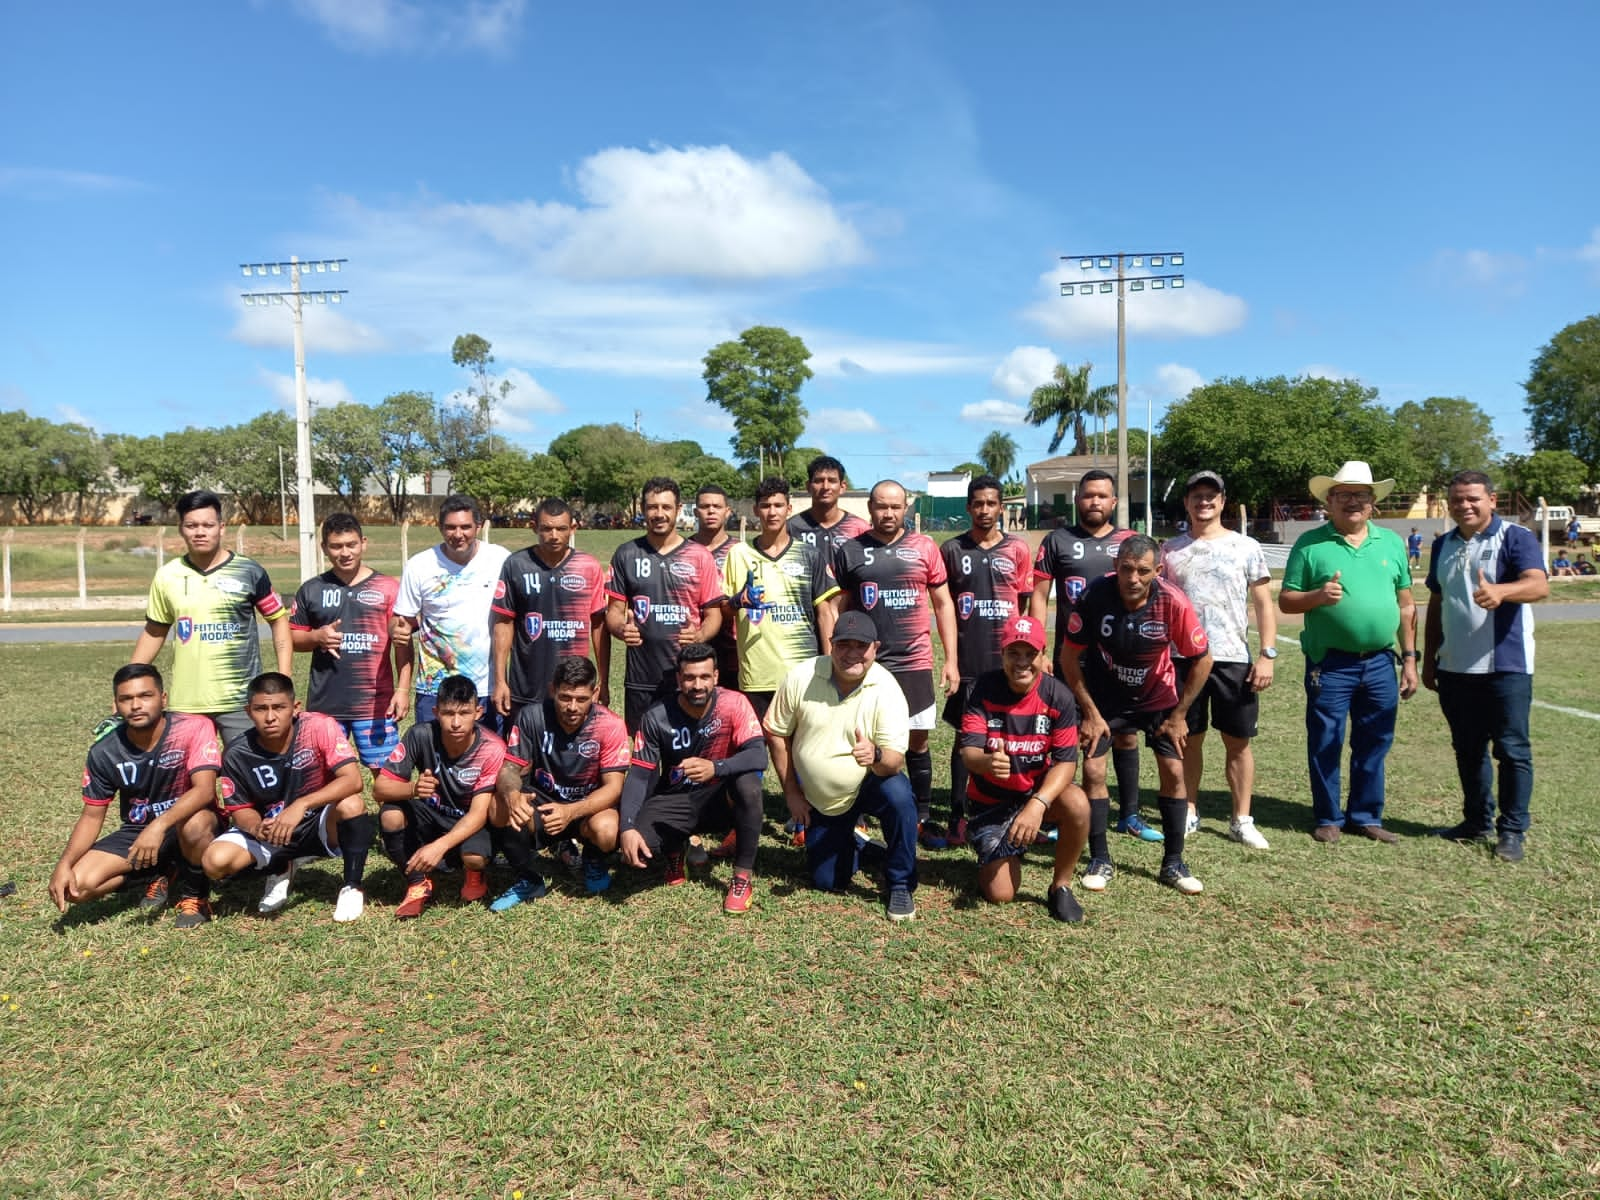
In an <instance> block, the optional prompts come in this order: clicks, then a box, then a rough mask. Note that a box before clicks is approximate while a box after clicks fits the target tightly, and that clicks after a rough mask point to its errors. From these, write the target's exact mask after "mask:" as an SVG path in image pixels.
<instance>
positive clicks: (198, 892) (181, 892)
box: [177, 856, 287, 900]
mask: <svg viewBox="0 0 1600 1200" xmlns="http://www.w3.org/2000/svg"><path fill="white" fill-rule="evenodd" d="M285 869H287V868H285ZM177 884H178V899H180V900H185V899H188V898H189V897H190V896H195V897H198V898H199V899H201V900H208V899H210V898H211V880H210V879H209V878H207V876H206V873H205V872H204V871H203V870H201V869H200V868H199V867H197V866H195V864H194V863H192V862H190V861H189V860H188V859H187V858H183V857H181V856H180V857H179V859H178V878H177Z"/></svg>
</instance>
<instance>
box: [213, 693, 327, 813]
mask: <svg viewBox="0 0 1600 1200" xmlns="http://www.w3.org/2000/svg"><path fill="white" fill-rule="evenodd" d="M357 761H358V760H357V758H356V752H355V750H354V749H352V748H351V746H350V741H349V739H348V738H346V737H345V736H344V730H342V729H340V728H339V723H338V722H337V721H335V720H334V719H333V718H332V717H330V716H326V715H324V714H323V713H315V712H305V713H301V714H300V715H299V716H297V717H296V718H295V719H294V732H293V734H291V735H290V738H289V745H288V747H287V748H286V749H284V750H283V751H282V752H281V753H276V754H275V753H273V752H272V751H271V750H268V749H266V748H265V747H263V746H262V745H261V741H260V739H259V738H258V737H257V736H256V731H255V730H254V729H252V730H250V731H249V732H248V733H246V734H245V735H244V736H243V737H240V738H234V739H233V741H231V742H229V743H228V748H227V749H226V750H224V751H223V752H222V782H221V784H220V785H219V786H218V789H217V790H218V791H219V792H220V793H221V795H222V807H223V808H224V809H225V810H227V811H228V812H230V813H232V812H238V811H239V810H240V809H242V808H253V809H255V810H256V811H257V812H258V813H260V814H261V815H262V817H263V818H265V819H267V820H271V819H272V818H273V817H275V816H277V815H278V814H279V813H280V812H282V811H283V810H284V809H285V808H287V807H288V806H289V805H290V804H293V803H294V802H295V801H296V800H298V799H300V797H301V796H306V795H309V794H310V793H312V792H314V791H316V790H317V789H318V788H321V787H325V786H326V785H327V783H328V781H329V780H331V779H332V778H333V776H334V773H335V772H336V771H338V769H339V768H340V767H342V766H344V765H345V764H346V763H353V762H357Z"/></svg>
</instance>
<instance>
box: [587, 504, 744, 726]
mask: <svg viewBox="0 0 1600 1200" xmlns="http://www.w3.org/2000/svg"><path fill="white" fill-rule="evenodd" d="M680 494H681V493H680V492H679V490H678V485H677V483H676V481H674V480H671V479H668V478H666V477H664V476H659V475H658V476H656V477H655V478H653V479H647V480H646V481H645V484H644V488H643V489H642V492H641V495H640V508H642V509H643V511H644V521H645V532H644V536H642V537H637V538H634V539H633V540H632V541H630V542H624V543H623V544H622V545H620V546H618V547H617V552H616V553H615V554H613V555H612V556H611V572H610V575H609V578H608V579H607V582H606V596H607V598H608V599H609V601H610V604H609V605H608V607H607V609H606V626H607V628H608V629H609V630H610V631H611V636H612V637H614V638H617V639H618V640H619V641H621V642H622V643H623V644H624V645H626V646H627V647H628V664H627V669H626V671H625V672H624V675H623V681H624V698H623V710H622V712H623V719H624V720H625V721H626V722H627V725H628V732H629V733H637V732H638V730H639V722H640V721H641V720H643V718H644V713H645V710H646V709H647V708H649V707H650V706H651V705H652V704H654V703H655V702H656V701H657V700H659V699H661V698H662V697H663V696H667V695H671V693H672V687H673V682H674V676H673V669H674V664H675V662H676V660H677V654H678V650H679V649H680V648H681V647H683V646H686V645H688V644H690V643H691V642H709V641H711V640H712V639H713V638H714V637H716V636H717V630H719V629H721V628H722V608H721V604H722V576H721V574H720V573H719V572H718V570H717V564H716V560H715V559H713V558H712V557H711V552H710V551H708V550H707V549H706V548H705V547H704V546H702V545H700V544H699V543H698V542H690V541H685V540H684V539H683V538H682V537H681V536H680V535H679V533H678V530H677V524H676V523H677V519H678V499H679V496H680Z"/></svg>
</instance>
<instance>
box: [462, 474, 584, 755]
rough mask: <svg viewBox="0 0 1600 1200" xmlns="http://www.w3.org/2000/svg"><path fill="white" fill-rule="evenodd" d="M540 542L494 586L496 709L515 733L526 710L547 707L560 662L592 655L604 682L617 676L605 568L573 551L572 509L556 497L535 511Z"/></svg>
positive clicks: (510, 563)
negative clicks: (613, 670)
mask: <svg viewBox="0 0 1600 1200" xmlns="http://www.w3.org/2000/svg"><path fill="white" fill-rule="evenodd" d="M534 530H535V534H536V536H537V538H538V541H537V542H535V543H534V544H533V545H532V546H529V547H527V548H525V549H522V550H518V551H517V552H516V553H515V554H513V555H511V557H509V558H508V559H506V562H505V566H503V567H501V568H500V582H499V583H498V584H496V585H495V591H494V603H493V604H492V605H491V610H492V612H493V614H494V637H493V646H494V665H493V668H492V669H491V671H490V677H491V678H492V679H493V681H494V688H493V694H492V697H491V699H492V702H493V704H494V709H495V711H496V712H497V713H499V714H500V716H502V717H504V718H505V721H506V724H505V728H506V730H507V732H509V731H510V729H511V726H512V725H513V724H515V723H516V718H517V713H518V711H519V710H521V709H522V707H523V706H524V705H528V704H541V703H543V701H544V699H545V697H546V696H547V695H548V694H549V691H550V680H551V679H552V678H553V677H554V675H555V670H556V665H557V664H558V663H559V662H560V661H561V660H562V659H563V658H569V657H572V656H578V657H583V656H586V655H588V654H590V653H591V652H592V653H593V654H594V657H595V661H596V662H597V663H599V666H600V679H601V680H602V683H601V703H604V702H605V695H604V693H605V691H606V686H605V683H604V682H603V681H604V680H606V679H608V678H609V677H610V675H611V639H610V638H609V637H607V636H606V569H605V567H603V566H602V565H601V564H600V560H599V559H597V558H596V557H595V556H594V555H592V554H585V553H584V552H583V551H581V550H574V549H573V548H572V509H571V508H569V507H568V506H567V502H566V501H565V500H560V499H557V498H555V497H551V498H550V499H548V500H545V501H544V502H543V503H542V504H540V505H539V507H538V508H537V509H535V510H534Z"/></svg>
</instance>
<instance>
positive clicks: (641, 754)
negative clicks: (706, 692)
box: [632, 687, 766, 787]
mask: <svg viewBox="0 0 1600 1200" xmlns="http://www.w3.org/2000/svg"><path fill="white" fill-rule="evenodd" d="M765 740H766V734H764V733H763V732H762V730H761V721H760V719H759V718H758V717H757V716H756V710H755V709H753V708H751V707H750V701H749V700H747V699H745V697H744V693H743V692H730V691H728V690H727V689H726V688H720V687H719V688H715V689H713V690H712V693H711V703H710V704H708V705H706V711H705V712H704V713H703V714H702V715H701V716H700V717H698V718H695V717H691V716H690V715H689V714H688V713H686V712H684V711H683V706H682V705H680V704H679V703H678V697H677V696H671V697H668V698H667V699H665V700H662V701H661V702H660V703H657V704H652V705H651V706H650V708H649V709H648V710H647V711H646V712H645V714H644V719H643V720H641V721H640V722H639V732H638V733H636V734H634V735H633V759H632V765H633V766H635V767H642V768H643V769H645V770H646V771H653V772H656V773H657V774H659V776H660V777H661V779H662V780H663V781H664V782H665V783H666V785H667V786H668V787H675V786H677V785H678V784H681V783H682V782H683V772H682V770H681V769H680V767H679V764H681V763H682V762H683V760H684V759H686V758H708V759H711V760H712V761H717V760H720V759H729V758H732V757H733V756H734V755H736V754H737V753H738V752H739V751H740V750H743V749H746V748H748V747H749V746H751V745H752V744H753V743H756V742H761V743H763V744H765ZM763 761H765V760H763Z"/></svg>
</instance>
